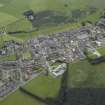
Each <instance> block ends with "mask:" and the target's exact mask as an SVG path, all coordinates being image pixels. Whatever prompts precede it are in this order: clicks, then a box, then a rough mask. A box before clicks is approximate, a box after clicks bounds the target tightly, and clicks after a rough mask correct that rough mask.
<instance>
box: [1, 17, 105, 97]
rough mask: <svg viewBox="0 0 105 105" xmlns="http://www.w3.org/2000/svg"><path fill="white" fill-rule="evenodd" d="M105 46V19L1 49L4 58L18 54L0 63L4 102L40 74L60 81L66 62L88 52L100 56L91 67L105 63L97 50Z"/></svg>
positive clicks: (76, 60) (10, 44)
mask: <svg viewBox="0 0 105 105" xmlns="http://www.w3.org/2000/svg"><path fill="white" fill-rule="evenodd" d="M103 47H105V18H103V19H101V20H100V21H99V22H98V23H97V24H96V25H91V24H89V25H87V26H82V27H80V28H78V29H74V30H70V31H66V32H59V33H52V34H50V35H48V36H44V35H41V36H40V37H37V38H34V39H30V40H28V41H25V42H24V43H19V42H15V41H13V40H11V41H7V42H5V45H4V47H2V48H0V57H1V56H7V55H8V56H10V55H16V60H14V61H9V60H8V61H2V60H0V99H4V97H6V96H7V95H9V94H11V93H12V92H14V91H15V90H16V89H17V88H19V87H20V86H23V85H24V84H26V83H27V82H28V81H30V80H32V79H33V78H35V77H36V76H39V75H40V74H44V75H46V76H47V75H51V76H52V77H53V78H56V77H58V76H60V75H62V74H63V73H64V72H65V71H66V63H74V62H78V61H80V60H83V59H85V58H87V52H88V53H92V54H93V55H96V58H95V59H94V60H92V61H91V62H90V63H91V64H96V63H100V62H102V61H105V57H104V56H103V55H101V54H100V53H99V52H98V50H97V49H99V48H103Z"/></svg>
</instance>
